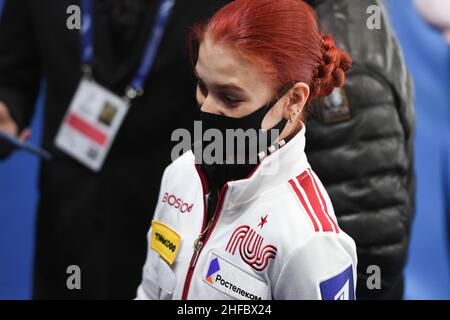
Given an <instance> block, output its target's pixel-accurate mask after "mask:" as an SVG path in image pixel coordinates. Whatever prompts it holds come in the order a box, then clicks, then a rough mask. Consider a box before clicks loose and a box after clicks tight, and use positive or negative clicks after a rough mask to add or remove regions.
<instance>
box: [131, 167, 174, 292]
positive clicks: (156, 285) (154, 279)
mask: <svg viewBox="0 0 450 320" xmlns="http://www.w3.org/2000/svg"><path fill="white" fill-rule="evenodd" d="M169 168H170V166H169V167H168V168H166V170H165V171H164V174H163V177H162V179H161V186H160V190H159V198H158V199H162V196H163V195H162V192H163V190H165V186H166V183H167V181H168V175H169V174H168V172H169ZM159 205H160V201H158V202H157V205H156V208H155V214H154V215H153V219H158V213H159V210H158V209H159V208H158V206H159ZM151 242H152V228H151V227H150V230H149V231H148V234H147V258H146V260H145V264H144V267H143V270H142V280H141V284H140V285H139V287H138V289H137V296H136V300H159V299H160V298H161V296H162V294H161V290H162V289H161V287H164V285H162V286H161V281H162V280H165V279H158V273H160V272H159V270H158V269H159V267H160V264H159V260H160V259H159V256H158V254H157V253H156V252H155V251H153V249H150V245H151Z"/></svg>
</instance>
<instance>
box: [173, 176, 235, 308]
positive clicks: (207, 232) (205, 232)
mask: <svg viewBox="0 0 450 320" xmlns="http://www.w3.org/2000/svg"><path fill="white" fill-rule="evenodd" d="M227 191H228V185H227V184H225V185H224V186H223V187H222V190H221V191H220V194H219V199H218V200H217V208H216V210H215V212H214V215H213V218H212V220H211V227H210V228H208V227H205V219H206V215H205V216H204V217H203V220H204V221H203V228H202V232H201V233H200V235H199V236H198V238H197V240H195V242H194V253H193V254H192V258H191V262H190V263H189V269H188V273H187V275H186V280H185V282H184V288H183V294H182V296H181V300H187V297H188V293H189V288H190V286H191V281H192V276H193V274H194V271H195V266H196V265H197V261H198V259H199V257H200V254H201V252H202V250H203V248H204V247H205V245H206V243H207V242H208V240H209V238H210V237H211V234H212V232H213V230H214V228H215V226H216V223H217V220H219V216H220V213H221V211H222V208H223V203H224V200H225V196H226V194H227ZM205 210H206V206H205Z"/></svg>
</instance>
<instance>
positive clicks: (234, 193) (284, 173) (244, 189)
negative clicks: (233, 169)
mask: <svg viewBox="0 0 450 320" xmlns="http://www.w3.org/2000/svg"><path fill="white" fill-rule="evenodd" d="M305 133H306V128H305V125H304V124H303V126H302V129H301V130H300V132H298V133H297V134H296V136H295V137H294V138H292V139H291V140H290V141H289V142H288V143H287V144H286V145H284V146H283V147H281V148H280V149H278V150H277V151H275V152H273V153H272V154H271V155H269V156H267V157H266V158H265V159H264V160H263V161H262V162H261V163H260V165H259V166H257V167H256V168H255V170H254V171H253V173H251V174H250V176H249V177H248V178H246V179H242V180H237V181H232V182H228V183H227V185H228V191H227V197H226V199H225V200H226V205H225V207H226V208H227V209H231V208H234V207H236V206H240V205H243V204H245V203H248V202H251V201H254V200H255V199H256V198H257V197H259V196H260V195H261V194H263V193H264V192H267V191H268V190H270V189H272V188H275V187H277V186H279V185H280V184H283V183H286V182H288V181H289V179H291V178H294V177H296V176H298V175H300V174H301V173H302V172H303V171H305V170H306V169H307V168H309V167H310V166H309V163H308V160H307V157H306V154H305Z"/></svg>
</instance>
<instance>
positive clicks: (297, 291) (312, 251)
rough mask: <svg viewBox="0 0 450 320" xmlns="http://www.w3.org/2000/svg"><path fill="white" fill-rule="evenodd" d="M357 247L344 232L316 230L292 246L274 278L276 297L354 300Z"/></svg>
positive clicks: (280, 298)
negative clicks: (333, 232)
mask: <svg viewBox="0 0 450 320" xmlns="http://www.w3.org/2000/svg"><path fill="white" fill-rule="evenodd" d="M356 265H357V258H356V249H355V244H354V242H353V240H352V239H351V238H350V237H348V236H347V235H345V234H340V235H336V234H323V233H322V234H316V235H313V236H312V237H311V238H310V239H309V240H308V241H307V242H306V243H305V244H304V245H302V246H300V247H298V248H296V249H294V250H293V251H292V253H291V254H290V255H289V256H288V258H287V259H286V262H284V266H283V267H282V269H281V272H280V275H279V277H278V280H277V281H276V284H275V287H274V290H273V298H274V299H275V300H354V299H355V285H356Z"/></svg>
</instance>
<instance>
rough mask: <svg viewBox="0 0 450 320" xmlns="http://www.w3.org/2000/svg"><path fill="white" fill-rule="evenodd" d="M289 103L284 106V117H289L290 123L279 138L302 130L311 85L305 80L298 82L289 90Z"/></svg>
mask: <svg viewBox="0 0 450 320" xmlns="http://www.w3.org/2000/svg"><path fill="white" fill-rule="evenodd" d="M286 98H287V103H286V104H285V105H284V108H283V118H285V119H288V120H289V121H288V123H287V124H286V126H285V127H284V129H283V131H282V132H281V134H280V136H279V137H278V140H283V139H288V138H289V137H291V136H293V135H294V134H295V133H297V132H298V131H300V130H301V128H302V123H303V120H304V117H303V108H304V107H305V104H306V102H307V101H308V98H309V86H308V85H307V84H306V83H304V82H298V83H296V84H295V86H294V87H292V89H291V90H289V92H288V94H287V96H286Z"/></svg>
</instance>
